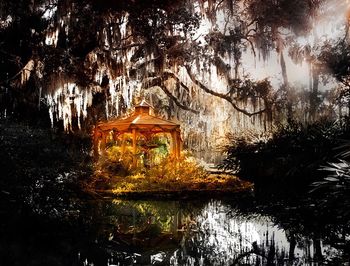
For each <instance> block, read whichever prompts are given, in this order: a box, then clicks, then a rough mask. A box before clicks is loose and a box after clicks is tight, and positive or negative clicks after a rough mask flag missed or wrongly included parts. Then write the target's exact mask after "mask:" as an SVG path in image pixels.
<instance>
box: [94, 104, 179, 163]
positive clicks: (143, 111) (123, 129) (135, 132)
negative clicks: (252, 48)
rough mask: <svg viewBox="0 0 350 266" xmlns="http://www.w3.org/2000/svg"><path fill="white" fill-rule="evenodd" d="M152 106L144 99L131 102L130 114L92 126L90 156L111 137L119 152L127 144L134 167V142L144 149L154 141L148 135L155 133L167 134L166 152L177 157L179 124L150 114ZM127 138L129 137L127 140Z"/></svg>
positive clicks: (135, 161)
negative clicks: (131, 111)
mask: <svg viewBox="0 0 350 266" xmlns="http://www.w3.org/2000/svg"><path fill="white" fill-rule="evenodd" d="M152 109H153V108H152V107H151V106H150V105H149V104H148V103H147V102H145V101H142V102H141V103H140V104H139V105H136V106H135V111H134V112H133V114H132V115H130V116H129V117H127V118H123V119H116V120H111V121H107V122H102V123H99V124H97V125H96V127H95V130H94V156H95V158H96V159H97V158H98V156H99V153H100V151H101V152H102V153H104V152H105V150H106V142H107V140H108V139H109V138H110V137H112V138H113V140H114V141H115V142H116V143H117V144H119V145H120V148H121V156H123V155H124V154H125V152H126V148H127V146H128V145H129V146H130V145H131V151H132V165H133V167H134V168H135V167H136V166H137V161H138V158H139V154H140V153H138V146H139V147H142V149H143V150H144V151H145V152H146V153H148V151H149V150H151V149H152V148H154V147H155V146H156V145H155V144H152V139H153V138H154V136H155V135H156V134H161V133H162V134H169V135H170V136H171V142H170V144H171V151H170V153H171V154H172V155H173V156H174V157H175V158H178V157H179V156H180V151H181V146H182V143H181V137H180V125H179V124H177V123H174V122H171V121H168V120H165V119H162V118H159V117H156V116H154V115H152V114H151V111H152ZM129 139H131V141H129Z"/></svg>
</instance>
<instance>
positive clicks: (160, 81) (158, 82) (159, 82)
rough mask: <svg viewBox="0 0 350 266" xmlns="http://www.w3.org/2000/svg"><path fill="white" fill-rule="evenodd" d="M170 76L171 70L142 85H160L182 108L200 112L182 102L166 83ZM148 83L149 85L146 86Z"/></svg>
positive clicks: (148, 86) (195, 112) (196, 112)
mask: <svg viewBox="0 0 350 266" xmlns="http://www.w3.org/2000/svg"><path fill="white" fill-rule="evenodd" d="M168 78H169V72H166V73H164V74H163V76H162V77H155V78H153V79H152V81H147V82H144V83H143V84H142V87H143V88H150V87H154V86H158V87H160V88H161V89H162V91H164V93H165V94H166V95H167V96H168V97H169V98H170V99H171V100H173V101H174V103H175V104H176V105H177V106H178V107H180V108H181V109H183V110H186V111H190V112H192V113H194V114H199V111H198V110H194V109H192V108H190V107H188V106H186V105H184V104H182V103H181V102H180V101H179V100H178V99H177V98H176V97H175V96H174V95H173V94H172V93H171V92H170V91H169V90H168V88H167V87H166V86H165V85H164V81H165V80H167V79H168ZM146 85H147V86H146Z"/></svg>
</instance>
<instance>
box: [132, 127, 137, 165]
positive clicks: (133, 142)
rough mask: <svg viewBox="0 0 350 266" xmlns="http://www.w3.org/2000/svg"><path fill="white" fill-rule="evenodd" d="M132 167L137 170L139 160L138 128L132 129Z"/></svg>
mask: <svg viewBox="0 0 350 266" xmlns="http://www.w3.org/2000/svg"><path fill="white" fill-rule="evenodd" d="M132 154H133V157H132V166H133V168H136V166H137V158H136V128H133V129H132Z"/></svg>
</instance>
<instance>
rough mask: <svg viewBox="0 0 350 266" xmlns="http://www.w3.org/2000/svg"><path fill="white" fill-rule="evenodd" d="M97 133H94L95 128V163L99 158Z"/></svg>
mask: <svg viewBox="0 0 350 266" xmlns="http://www.w3.org/2000/svg"><path fill="white" fill-rule="evenodd" d="M99 135H100V134H99V133H98V132H97V131H96V128H95V131H94V143H93V145H94V159H95V160H96V161H97V160H98V157H99V152H98V142H99Z"/></svg>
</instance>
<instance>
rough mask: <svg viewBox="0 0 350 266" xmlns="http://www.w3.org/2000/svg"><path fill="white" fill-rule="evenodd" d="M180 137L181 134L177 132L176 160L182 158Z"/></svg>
mask: <svg viewBox="0 0 350 266" xmlns="http://www.w3.org/2000/svg"><path fill="white" fill-rule="evenodd" d="M180 142H181V140H180V135H179V132H177V131H176V158H177V159H179V158H180V149H181V147H180V145H181V144H180Z"/></svg>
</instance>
